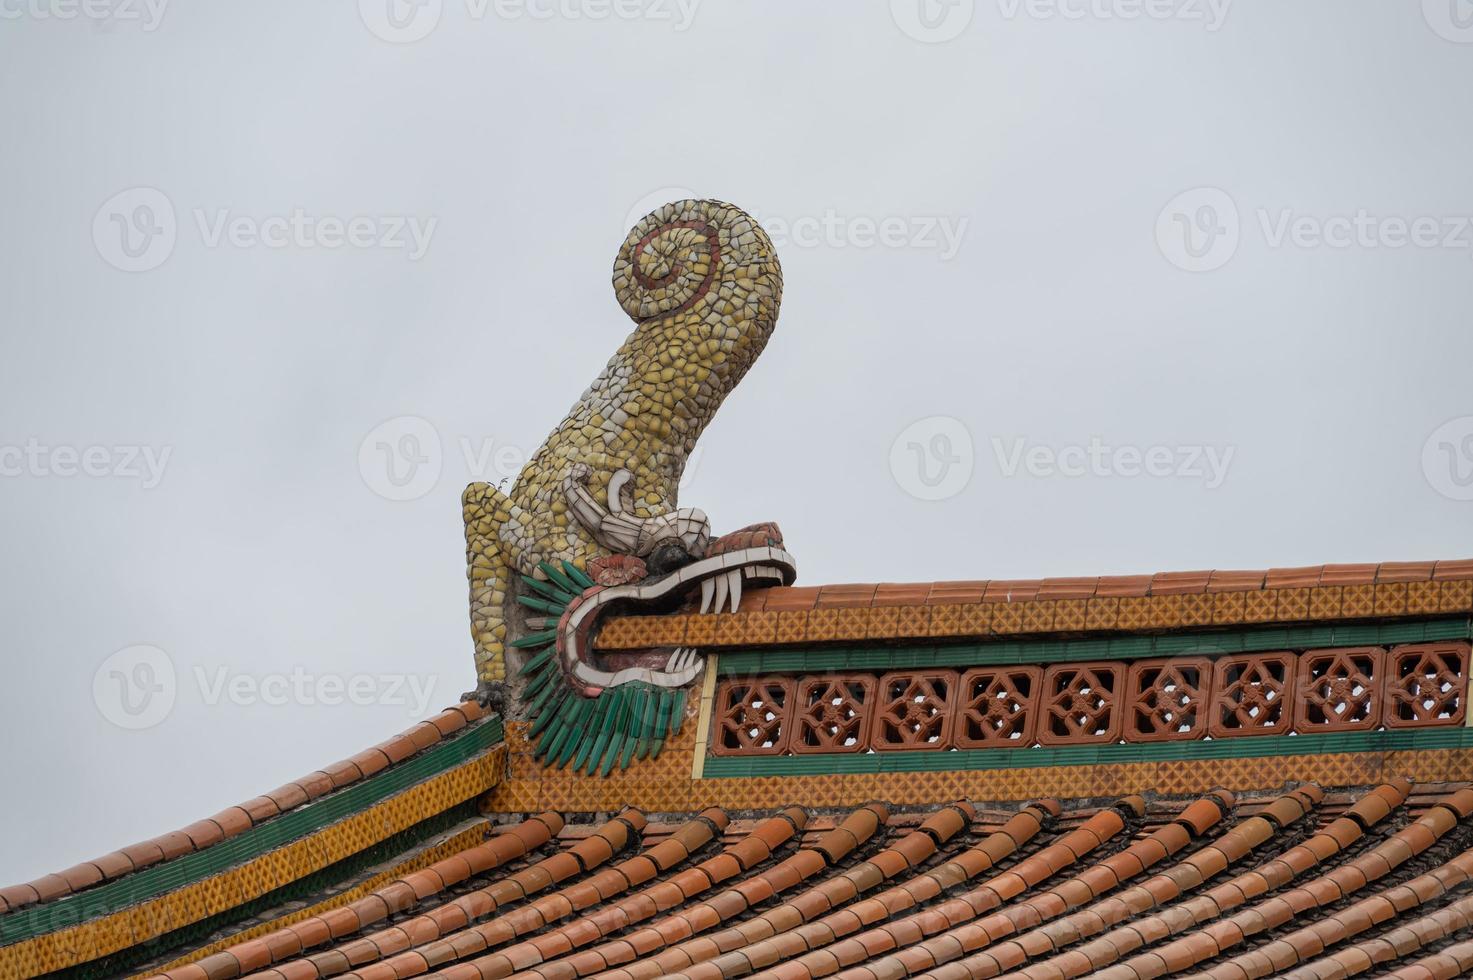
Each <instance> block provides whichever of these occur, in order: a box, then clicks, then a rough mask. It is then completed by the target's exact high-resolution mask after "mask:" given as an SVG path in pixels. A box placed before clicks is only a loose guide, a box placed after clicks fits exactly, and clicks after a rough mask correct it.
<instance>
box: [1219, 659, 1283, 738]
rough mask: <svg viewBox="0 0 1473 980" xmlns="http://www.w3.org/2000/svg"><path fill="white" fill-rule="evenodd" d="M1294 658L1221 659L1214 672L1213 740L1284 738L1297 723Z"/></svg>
mask: <svg viewBox="0 0 1473 980" xmlns="http://www.w3.org/2000/svg"><path fill="white" fill-rule="evenodd" d="M1293 696H1294V655H1293V654H1292V653H1246V654H1243V655H1241V656H1233V657H1223V658H1221V659H1219V660H1218V661H1217V663H1216V665H1215V667H1214V669H1213V673H1212V724H1211V726H1210V727H1209V728H1208V732H1209V733H1210V734H1211V735H1212V737H1213V738H1236V737H1240V736H1244V735H1281V734H1283V733H1284V732H1287V731H1289V729H1290V728H1291V727H1292V726H1293V723H1294V711H1293V708H1292V705H1293V701H1292V700H1291V699H1292V698H1293Z"/></svg>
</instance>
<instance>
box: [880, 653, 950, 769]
mask: <svg viewBox="0 0 1473 980" xmlns="http://www.w3.org/2000/svg"><path fill="white" fill-rule="evenodd" d="M956 685H957V678H956V672H955V671H950V670H926V671H904V672H899V673H893V674H886V675H885V676H883V677H881V678H880V693H879V697H878V699H877V702H878V710H877V711H876V712H875V720H874V724H873V725H872V726H871V730H870V747H871V748H873V749H876V750H879V751H894V750H897V749H944V748H947V747H948V746H949V745H950V744H951V727H952V721H953V717H954V714H955V713H954V712H953V710H952V708H953V706H954V704H955V702H956Z"/></svg>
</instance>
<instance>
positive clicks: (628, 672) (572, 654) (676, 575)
mask: <svg viewBox="0 0 1473 980" xmlns="http://www.w3.org/2000/svg"><path fill="white" fill-rule="evenodd" d="M797 572H798V569H797V562H796V561H795V560H794V558H793V556H792V555H790V554H788V552H786V551H784V550H783V549H782V548H781V547H778V546H776V545H763V546H760V547H755V548H741V549H737V550H733V551H727V552H725V553H723V554H717V555H711V556H710V557H707V558H702V559H699V560H697V561H694V562H691V563H690V564H687V565H684V566H682V567H681V568H679V569H677V570H675V571H673V572H671V573H669V574H668V575H664V576H662V577H660V578H657V579H651V580H646V581H642V582H630V583H625V584H621V585H612V586H597V585H595V586H594V587H592V588H590V589H587V590H586V591H584V593H583V594H582V595H581V596H579V597H578V599H577V600H576V601H575V602H574V603H572V604H570V605H569V607H568V609H567V611H566V612H565V613H564V614H563V616H562V617H561V618H560V619H559V621H558V627H557V653H558V660H559V663H560V664H561V666H562V668H563V670H564V671H565V673H566V674H567V675H568V677H569V678H570V679H571V680H573V681H574V683H575V684H576V685H577V686H579V687H581V688H584V689H585V693H586V694H588V695H596V694H598V693H599V692H600V691H601V690H603V689H606V688H610V687H616V686H618V685H621V684H627V683H630V682H634V681H639V682H642V683H645V684H652V685H654V686H656V687H664V688H675V687H684V686H685V685H687V684H689V683H690V682H691V681H693V680H695V678H696V677H697V676H698V675H699V674H700V672H701V670H702V668H703V667H704V666H705V664H704V660H703V659H702V658H701V656H700V655H699V653H698V651H696V650H695V649H694V648H692V647H680V648H678V649H676V650H675V651H674V652H672V653H671V654H670V655H669V658H668V659H667V660H666V663H665V666H664V667H663V668H654V667H648V666H631V667H624V668H621V669H618V670H607V669H604V668H603V667H601V666H600V665H598V664H597V663H596V662H595V660H594V658H593V653H592V651H593V637H594V634H595V633H596V630H597V626H598V623H599V621H600V620H601V619H602V617H603V614H604V613H606V612H607V611H609V609H610V608H612V607H614V606H616V605H617V606H618V608H619V609H620V611H621V612H623V613H626V614H627V613H628V612H631V611H636V610H637V609H639V608H641V607H644V608H649V609H651V610H654V609H656V608H659V607H662V606H668V605H669V603H670V601H671V600H672V599H678V598H681V597H684V596H687V595H690V594H691V593H692V591H693V590H694V589H695V588H696V587H697V586H699V588H700V597H701V599H700V611H701V612H702V613H711V612H715V613H720V612H723V611H726V610H730V611H731V612H736V611H737V608H738V607H739V606H740V605H741V601H742V594H743V591H744V590H745V589H746V588H748V587H755V588H762V587H767V586H773V585H788V584H791V583H792V582H793V581H794V579H795V578H796V577H797ZM631 607H633V608H632V609H631Z"/></svg>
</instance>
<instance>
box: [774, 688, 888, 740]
mask: <svg viewBox="0 0 1473 980" xmlns="http://www.w3.org/2000/svg"><path fill="white" fill-rule="evenodd" d="M874 694H875V679H874V678H873V677H866V676H864V675H862V674H828V675H823V676H818V677H805V678H803V679H801V680H799V681H798V697H797V710H796V712H795V714H794V730H793V737H792V739H791V740H790V741H789V743H788V748H789V750H791V751H793V752H798V753H809V752H859V751H861V750H863V749H864V747H865V736H866V735H867V734H868V727H869V711H870V707H871V705H872V703H873V702H874Z"/></svg>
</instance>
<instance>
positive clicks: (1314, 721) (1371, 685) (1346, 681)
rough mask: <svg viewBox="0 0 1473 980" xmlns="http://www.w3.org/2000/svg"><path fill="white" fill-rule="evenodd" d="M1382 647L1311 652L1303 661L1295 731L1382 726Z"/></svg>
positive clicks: (1300, 668)
mask: <svg viewBox="0 0 1473 980" xmlns="http://www.w3.org/2000/svg"><path fill="white" fill-rule="evenodd" d="M1385 657H1386V651H1385V650H1383V649H1381V648H1380V647H1348V648H1345V649H1340V650H1311V651H1309V652H1307V653H1305V654H1304V655H1302V656H1301V657H1300V658H1299V665H1298V676H1297V678H1296V679H1295V686H1296V688H1297V690H1298V692H1299V693H1298V696H1297V697H1296V698H1295V699H1294V729H1295V730H1296V731H1299V732H1311V731H1340V732H1354V731H1364V730H1365V729H1369V728H1375V727H1376V726H1377V725H1378V724H1380V722H1381V687H1382V672H1383V670H1384V667H1383V664H1384V662H1385Z"/></svg>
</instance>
